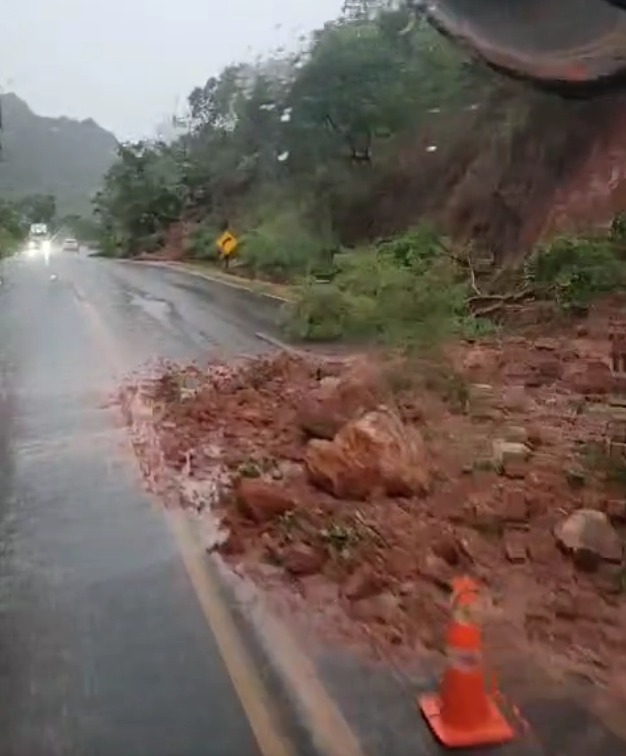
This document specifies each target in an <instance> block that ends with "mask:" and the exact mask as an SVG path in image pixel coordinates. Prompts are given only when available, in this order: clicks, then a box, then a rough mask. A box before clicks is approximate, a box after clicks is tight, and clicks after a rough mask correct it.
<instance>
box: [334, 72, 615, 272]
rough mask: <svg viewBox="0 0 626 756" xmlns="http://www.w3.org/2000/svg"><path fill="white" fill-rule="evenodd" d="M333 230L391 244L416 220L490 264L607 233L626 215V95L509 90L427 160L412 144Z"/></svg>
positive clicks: (460, 127) (463, 123) (467, 121)
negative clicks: (554, 241)
mask: <svg viewBox="0 0 626 756" xmlns="http://www.w3.org/2000/svg"><path fill="white" fill-rule="evenodd" d="M399 158H402V159H401V160H400V159H399V160H398V164H397V165H396V166H395V167H394V169H393V171H390V172H389V174H388V175H386V176H382V177H381V179H380V181H379V183H378V186H376V187H375V190H374V191H373V192H372V193H371V194H370V195H368V196H367V197H366V198H365V200H364V201H361V202H360V204H355V205H354V206H353V207H352V208H350V209H349V212H348V213H346V215H345V217H342V218H340V219H339V225H340V227H341V228H342V230H343V229H345V238H346V239H347V241H349V242H352V241H354V240H359V238H363V237H370V238H376V237H379V236H388V235H392V234H394V233H398V232H401V231H402V230H404V229H405V228H407V227H409V226H411V225H412V224H414V223H415V222H416V221H417V220H419V219H420V218H423V217H429V218H432V219H434V220H435V221H436V222H437V223H438V225H440V226H441V227H442V229H443V230H445V231H446V232H447V233H449V234H451V235H452V236H453V237H455V238H457V239H459V240H464V241H467V240H470V239H471V240H473V241H474V242H475V243H476V244H477V245H478V247H480V248H482V249H483V250H484V251H486V252H489V253H490V254H491V255H492V256H493V258H494V261H495V262H496V264H498V265H505V264H510V263H513V264H515V263H516V262H519V261H520V260H521V259H522V258H523V257H524V256H525V255H526V254H527V253H528V252H529V251H530V250H531V249H532V248H533V247H534V245H535V244H536V243H537V242H538V241H540V240H541V239H544V238H547V237H550V236H553V235H555V234H559V233H567V232H574V233H575V232H585V231H589V230H590V229H593V228H596V227H606V226H608V225H609V224H610V222H611V220H612V219H613V217H614V216H615V215H616V214H617V213H619V212H624V211H626V93H624V94H622V93H618V94H611V95H610V96H603V97H597V98H594V99H589V100H568V99H563V98H560V97H558V96H554V95H546V94H541V93H537V92H534V91H533V90H530V89H528V88H517V87H509V89H508V90H504V91H499V92H498V93H496V95H494V97H493V99H492V101H490V102H486V103H484V104H483V105H482V106H481V108H480V110H479V111H478V112H477V113H476V114H475V115H474V116H472V117H467V118H466V119H465V120H464V121H460V122H459V123H458V124H456V134H455V136H454V138H452V139H450V140H449V142H448V144H447V145H442V149H441V150H440V151H439V152H438V153H437V155H435V156H434V157H433V158H429V159H428V160H426V159H425V158H424V150H423V147H421V146H420V144H419V143H416V144H415V145H414V146H413V149H409V150H407V151H405V152H404V153H403V154H401V155H399Z"/></svg>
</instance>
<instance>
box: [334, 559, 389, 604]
mask: <svg viewBox="0 0 626 756" xmlns="http://www.w3.org/2000/svg"><path fill="white" fill-rule="evenodd" d="M382 588H383V585H382V580H381V578H380V577H379V576H378V575H376V573H375V572H374V570H373V569H372V568H371V566H370V565H368V564H364V565H361V566H360V567H357V569H356V570H355V571H354V572H353V573H352V574H351V575H350V577H349V578H348V580H347V581H346V583H345V585H344V587H343V595H344V596H345V597H346V598H348V599H350V600H351V601H360V600H361V599H365V598H370V596H374V595H376V594H377V593H380V591H381V589H382Z"/></svg>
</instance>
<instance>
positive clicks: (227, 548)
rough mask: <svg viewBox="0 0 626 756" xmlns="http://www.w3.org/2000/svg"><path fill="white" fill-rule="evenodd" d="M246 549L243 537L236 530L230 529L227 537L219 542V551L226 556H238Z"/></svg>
mask: <svg viewBox="0 0 626 756" xmlns="http://www.w3.org/2000/svg"><path fill="white" fill-rule="evenodd" d="M244 549H245V546H244V542H243V539H242V538H241V536H240V535H239V533H237V531H236V530H232V529H231V530H230V531H229V532H228V535H227V536H226V539H225V540H224V541H223V542H222V543H221V544H219V546H218V551H219V552H220V553H221V554H225V555H226V556H236V555H237V554H243V552H244Z"/></svg>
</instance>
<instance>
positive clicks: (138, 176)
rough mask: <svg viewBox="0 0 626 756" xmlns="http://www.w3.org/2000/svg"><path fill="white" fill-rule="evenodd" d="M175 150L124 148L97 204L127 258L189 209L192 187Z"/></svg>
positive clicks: (103, 222) (137, 144)
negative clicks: (187, 202) (188, 190)
mask: <svg viewBox="0 0 626 756" xmlns="http://www.w3.org/2000/svg"><path fill="white" fill-rule="evenodd" d="M177 158H178V153H177V151H176V148H175V147H172V146H167V145H165V144H163V143H161V142H159V143H154V144H152V143H149V142H144V141H140V142H134V143H129V144H122V145H120V147H119V148H118V159H117V161H116V163H115V164H114V165H113V166H112V167H111V169H110V170H109V171H108V173H107V174H106V176H105V180H104V186H103V188H102V190H101V191H100V192H98V194H97V195H96V197H95V199H94V206H95V213H96V215H97V216H98V217H99V219H100V222H101V225H102V227H103V229H105V231H106V233H107V234H108V235H109V236H110V237H114V238H115V239H116V243H118V244H119V245H120V246H121V247H122V249H123V252H125V253H132V252H135V251H137V250H138V249H139V247H140V246H141V244H142V243H145V242H147V241H148V240H149V237H151V236H152V235H154V234H155V233H158V232H159V231H161V230H163V229H164V228H166V227H167V226H168V225H169V224H170V223H172V222H173V221H175V220H176V219H177V218H178V217H179V216H180V213H181V211H182V209H183V206H184V204H185V194H186V188H185V186H184V183H183V180H182V179H183V174H182V168H181V165H180V163H179V161H178V159H177Z"/></svg>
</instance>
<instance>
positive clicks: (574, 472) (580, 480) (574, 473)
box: [565, 467, 585, 488]
mask: <svg viewBox="0 0 626 756" xmlns="http://www.w3.org/2000/svg"><path fill="white" fill-rule="evenodd" d="M565 479H566V480H567V482H568V484H569V485H570V486H571V487H572V488H582V487H583V486H584V485H585V471H584V470H582V469H580V468H578V467H570V468H569V469H568V470H566V471H565Z"/></svg>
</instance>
